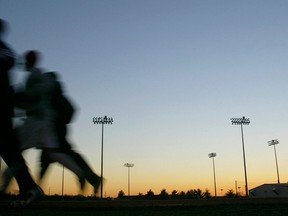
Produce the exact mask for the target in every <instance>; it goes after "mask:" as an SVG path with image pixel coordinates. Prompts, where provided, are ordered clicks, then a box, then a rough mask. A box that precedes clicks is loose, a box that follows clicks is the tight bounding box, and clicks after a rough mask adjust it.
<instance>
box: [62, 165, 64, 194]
mask: <svg viewBox="0 0 288 216" xmlns="http://www.w3.org/2000/svg"><path fill="white" fill-rule="evenodd" d="M63 198H64V165H63V170H62V199H63Z"/></svg>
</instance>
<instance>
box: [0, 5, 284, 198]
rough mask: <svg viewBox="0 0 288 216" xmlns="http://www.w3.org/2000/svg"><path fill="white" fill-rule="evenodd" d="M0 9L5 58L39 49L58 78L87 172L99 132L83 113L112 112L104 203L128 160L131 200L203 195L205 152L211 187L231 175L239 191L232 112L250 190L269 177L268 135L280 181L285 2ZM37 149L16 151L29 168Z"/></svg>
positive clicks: (18, 75)
mask: <svg viewBox="0 0 288 216" xmlns="http://www.w3.org/2000/svg"><path fill="white" fill-rule="evenodd" d="M0 5H1V7H0V14H1V18H3V19H6V20H7V21H8V22H9V23H10V32H9V34H8V35H7V37H6V40H7V41H8V42H9V43H10V44H11V46H12V47H13V48H14V50H15V52H17V53H18V54H19V55H21V54H22V53H23V52H25V51H26V50H28V49H37V50H39V51H41V53H42V55H43V60H42V62H41V67H43V68H44V69H45V70H47V71H58V72H59V73H60V74H61V79H62V81H63V83H64V85H65V89H66V91H67V94H68V95H69V96H70V97H71V99H72V100H73V101H74V102H75V104H76V105H77V107H78V113H77V116H76V118H75V121H74V123H73V124H71V131H70V132H71V133H70V139H71V141H72V142H73V143H74V144H75V148H76V149H77V150H79V151H80V152H81V153H83V154H84V155H85V156H86V158H87V160H88V161H89V162H90V163H91V165H92V166H93V168H94V169H95V171H96V172H97V173H100V145H101V126H100V125H94V124H93V122H92V118H93V117H98V116H104V115H107V116H108V117H113V119H114V123H113V125H107V126H105V134H104V176H105V178H106V179H107V182H106V185H105V189H104V190H105V193H106V195H107V196H109V195H111V196H115V195H117V193H118V191H120V190H124V191H126V193H127V168H125V167H124V166H123V165H124V163H127V162H129V163H134V164H135V167H133V168H132V169H131V178H132V179H131V184H132V185H131V194H138V193H139V192H141V193H144V194H145V193H146V192H147V191H148V190H149V189H152V190H153V191H154V192H155V193H158V192H160V190H161V189H163V188H165V189H167V191H171V190H172V189H176V190H178V191H180V190H184V191H186V190H189V189H192V188H193V189H194V188H201V189H205V188H208V189H210V191H211V192H212V191H213V173H212V161H211V160H210V159H209V158H208V153H210V152H216V153H217V157H216V158H215V162H216V174H217V175H216V176H217V188H218V189H219V190H220V188H223V189H224V190H227V189H230V188H232V189H234V182H235V180H237V181H238V182H239V184H240V185H242V188H243V189H244V172H243V159H242V148H241V136H240V135H241V134H240V127H239V126H232V125H231V121H230V118H232V117H242V116H246V117H248V118H250V120H251V124H250V125H249V126H245V127H244V136H245V147H246V157H247V170H248V186H249V188H252V187H254V186H257V185H259V184H262V183H271V182H276V181H277V176H276V168H275V160H274V153H273V149H272V148H271V147H268V145H267V141H269V140H271V139H276V138H277V139H279V140H280V144H279V145H278V146H277V150H278V160H279V170H280V180H281V181H282V182H287V181H288V175H287V170H285V167H287V165H288V159H287V157H285V155H286V152H287V151H288V147H287V145H286V143H287V142H288V136H287V122H288V113H287V110H288V103H287V91H288V88H287V78H288V75H287V69H288V63H287V60H286V58H287V54H288V41H287V38H288V37H287V36H288V30H287V24H288V15H287V7H288V2H287V1H284V0H283V1H282V0H278V1H272V0H270V1H269V0H264V1H257V0H252V1H246V0H244V1H228V0H217V1H212V0H205V1H200V0H189V1H188V0H187V1H186V0H181V1H176V0H165V1H164V0H145V1H140V0H136V1H135V0H133V1H132V0H119V1H116V0H114V1H113V0H106V1H104V0H102V1H100V0H93V1H92V0H85V1H79V0H69V1H68V0H60V1H59V0H57V1H56V0H49V1H36V0H26V1H16V0H13V1H8V0H0ZM21 71H22V70H21V69H20V68H15V69H14V70H13V78H14V81H15V83H19V82H21V81H23V80H24V77H25V75H24V74H25V73H22V72H21ZM37 154H38V153H37V151H33V150H29V152H27V153H25V155H28V156H27V158H28V161H29V164H30V167H31V171H32V172H34V171H35V170H37V165H38V162H37ZM30 155H32V156H33V157H32V156H31V157H29V156H30ZM60 173H61V168H60V167H59V166H56V165H55V166H54V167H53V170H52V171H51V175H50V176H51V177H47V180H46V185H43V187H44V189H45V190H46V191H47V188H48V187H50V188H52V189H53V188H55V189H53V192H54V193H59V191H60V189H58V188H59V185H60V183H61V182H60V181H59V183H56V182H54V181H53V176H57V175H59V176H60ZM66 175H67V178H66V182H67V184H69V185H70V184H71V186H69V190H70V187H71V193H77V192H78V191H77V184H76V182H75V180H74V179H73V178H74V177H73V175H72V174H70V173H69V172H67V173H66ZM59 178H60V177H59ZM57 184H58V185H57ZM72 188H73V189H72ZM52 189H51V190H52ZM53 192H52V193H53ZM67 193H70V191H69V192H68V186H67ZM88 193H89V192H88ZM219 193H220V192H219Z"/></svg>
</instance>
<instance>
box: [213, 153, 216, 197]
mask: <svg viewBox="0 0 288 216" xmlns="http://www.w3.org/2000/svg"><path fill="white" fill-rule="evenodd" d="M212 159H213V173H214V190H215V197H217V189H216V174H215V163H214V157H213V158H212Z"/></svg>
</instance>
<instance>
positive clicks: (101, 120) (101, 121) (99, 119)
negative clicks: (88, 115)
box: [93, 116, 113, 199]
mask: <svg viewBox="0 0 288 216" xmlns="http://www.w3.org/2000/svg"><path fill="white" fill-rule="evenodd" d="M93 123H94V124H102V142H101V199H102V198H103V139H104V136H103V135H104V124H112V123H113V118H108V117H107V116H104V117H94V118H93Z"/></svg>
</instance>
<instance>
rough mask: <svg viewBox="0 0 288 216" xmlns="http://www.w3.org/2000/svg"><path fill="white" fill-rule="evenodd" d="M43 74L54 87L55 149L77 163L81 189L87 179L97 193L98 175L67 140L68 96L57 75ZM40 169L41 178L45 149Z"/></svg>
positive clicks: (45, 162) (70, 114)
mask: <svg viewBox="0 0 288 216" xmlns="http://www.w3.org/2000/svg"><path fill="white" fill-rule="evenodd" d="M44 75H45V76H47V77H49V79H50V80H51V81H52V80H54V82H55V85H54V86H55V88H54V91H53V93H52V96H51V100H52V107H53V108H54V110H55V111H56V119H55V127H56V132H57V137H58V140H59V148H58V149H55V150H56V151H58V152H61V153H64V154H66V155H69V156H70V157H71V158H73V160H74V161H75V162H76V163H77V165H78V166H79V167H80V168H81V170H82V174H83V176H82V178H80V179H79V181H80V183H81V189H83V187H84V183H85V182H84V180H87V181H88V182H89V183H90V184H91V185H92V186H93V187H94V192H95V193H97V191H98V189H99V186H100V182H101V181H100V179H101V178H100V177H99V176H98V175H97V174H95V173H94V172H93V170H92V169H91V167H90V166H89V165H88V163H87V162H86V161H85V160H84V158H83V157H82V156H81V155H80V154H79V153H77V152H76V151H74V150H73V148H72V145H71V144H70V143H69V142H68V140H67V137H66V136H67V125H68V124H69V123H70V122H71V119H72V117H73V114H74V107H73V105H72V104H71V103H70V101H69V100H68V98H67V97H66V96H65V95H64V92H63V89H62V85H61V83H60V82H59V81H58V78H57V75H56V73H55V72H49V73H45V74H44ZM40 161H41V170H40V178H42V177H43V176H44V174H45V172H46V170H47V168H48V166H49V164H50V163H52V162H53V161H51V160H50V159H49V152H48V154H47V153H46V151H45V149H44V150H43V151H42V154H41V159H40Z"/></svg>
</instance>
